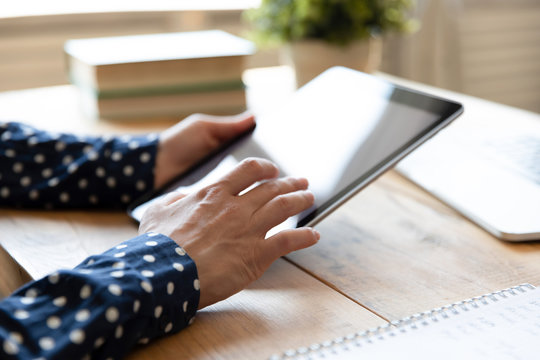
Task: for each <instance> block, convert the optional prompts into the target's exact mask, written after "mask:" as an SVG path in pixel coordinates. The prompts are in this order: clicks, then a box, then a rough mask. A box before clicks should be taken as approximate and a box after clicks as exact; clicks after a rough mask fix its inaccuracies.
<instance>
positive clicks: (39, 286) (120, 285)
mask: <svg viewBox="0 0 540 360" xmlns="http://www.w3.org/2000/svg"><path fill="white" fill-rule="evenodd" d="M149 244H150V245H149ZM179 249H180V250H179ZM119 252H123V253H124V255H123V256H122V260H118V258H117V257H116V256H115V255H116V254H118V253H119ZM180 253H181V254H183V255H182V256H179V255H180ZM157 259H159V261H158V260H157ZM179 269H181V271H179ZM197 283H198V280H197V272H196V269H195V264H194V263H193V261H192V260H191V258H190V257H189V255H188V254H185V252H184V251H183V249H181V248H179V247H178V246H177V245H176V243H175V242H174V241H172V240H171V239H169V238H167V237H166V236H163V235H160V234H157V233H152V234H145V235H140V236H138V237H136V238H134V239H131V240H128V241H126V242H124V243H122V244H119V245H117V246H115V247H114V248H112V249H110V250H108V251H106V252H104V253H103V254H101V255H94V256H92V257H91V258H89V259H87V260H85V261H84V262H82V264H81V265H79V266H78V267H76V268H75V269H73V270H61V271H58V272H55V273H53V274H50V275H49V276H47V277H45V278H43V279H41V280H38V281H35V282H32V283H30V284H28V285H26V286H24V287H23V288H21V289H19V290H17V291H16V292H15V293H14V294H13V295H11V296H10V297H8V298H6V299H4V300H3V301H1V302H0V358H3V357H4V356H7V355H17V354H22V353H23V352H25V353H26V351H28V350H27V349H26V346H28V345H30V344H32V343H37V344H38V345H39V349H38V353H36V354H33V355H32V357H33V358H84V357H85V356H87V354H93V352H94V351H100V353H99V354H100V355H99V357H100V358H115V359H118V358H122V357H124V356H125V355H126V352H127V351H128V349H129V348H130V346H128V345H127V344H131V343H132V341H138V342H141V343H148V342H149V341H150V340H151V339H154V338H156V337H159V336H163V335H166V334H169V333H173V332H176V331H178V330H180V329H182V328H184V327H186V326H188V324H190V323H191V322H192V321H193V318H194V315H195V312H196V310H197V305H198V301H199V291H198V290H197V289H196V287H197V286H195V284H197ZM8 309H9V310H8ZM34 313H35V314H39V315H38V316H40V317H43V319H44V321H43V322H42V325H39V323H36V322H35V321H34V320H33V316H34ZM4 314H7V315H4ZM148 314H151V316H150V317H149V316H148ZM2 316H12V317H13V318H14V319H17V321H4V320H5V319H3V318H2ZM4 324H12V326H13V328H10V329H7V331H3V330H4V329H3V327H4V326H5V325H4ZM25 324H32V325H31V326H30V325H28V327H21V326H24V325H25ZM126 324H129V325H128V326H126ZM92 329H99V331H93V330H92ZM2 334H10V335H9V336H8V337H2V336H3V335H2ZM23 334H24V335H23ZM27 337H28V338H27ZM95 349H99V350H95ZM58 354H62V356H58Z"/></svg>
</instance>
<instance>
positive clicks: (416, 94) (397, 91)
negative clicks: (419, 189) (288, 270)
mask: <svg viewBox="0 0 540 360" xmlns="http://www.w3.org/2000/svg"><path fill="white" fill-rule="evenodd" d="M330 70H332V69H330ZM330 70H329V71H330ZM349 71H350V70H349ZM362 76H366V77H369V78H370V81H373V80H374V79H375V77H373V76H372V75H367V74H362ZM376 81H377V82H379V85H384V86H387V87H388V89H389V90H391V92H390V96H386V97H385V98H386V100H387V101H388V102H394V103H400V104H404V105H407V106H411V107H413V108H416V109H420V110H424V111H427V112H430V113H432V114H436V115H437V116H438V119H436V120H434V121H433V124H432V125H431V126H429V127H427V128H425V129H424V130H423V131H422V132H420V133H418V134H417V135H416V136H415V137H413V138H411V139H410V140H409V141H408V142H407V143H406V144H405V145H403V146H401V147H399V148H398V149H396V150H395V151H394V152H392V153H391V154H390V155H388V156H387V157H385V158H384V159H382V160H381V161H380V162H379V163H377V165H376V166H374V167H373V168H371V169H370V170H369V171H367V172H366V173H365V174H363V175H361V176H359V177H358V178H357V179H356V180H355V181H353V182H352V183H351V184H349V185H348V186H347V187H346V188H344V189H343V190H342V191H340V192H338V193H337V194H336V195H334V196H333V197H332V198H330V199H329V200H327V201H326V202H325V203H323V204H321V205H320V206H319V207H317V208H315V209H313V210H312V211H311V212H310V213H308V214H306V215H305V216H304V217H303V218H302V219H300V220H299V221H298V224H297V227H301V226H313V225H315V224H317V223H318V222H320V221H321V220H322V219H324V218H325V217H326V216H327V215H328V214H330V213H331V212H332V211H333V210H335V209H336V208H337V207H338V206H340V205H341V204H343V203H344V202H345V201H347V200H348V199H349V198H351V197H352V196H353V195H355V194H356V193H357V192H358V191H360V190H361V189H363V188H364V187H365V186H367V185H368V184H369V183H371V182H372V181H373V180H375V179H376V178H377V177H378V176H380V175H381V174H383V173H384V172H385V171H387V170H388V169H390V168H391V167H393V166H394V165H395V164H397V163H398V162H399V160H401V159H402V158H404V157H405V156H406V155H407V154H409V153H410V152H411V151H413V150H414V149H415V148H417V147H418V146H420V145H421V144H422V143H423V142H425V141H426V140H427V139H429V138H430V137H432V136H433V135H434V134H436V133H437V132H438V131H440V130H441V129H442V128H444V127H445V126H447V125H448V124H449V123H451V122H452V121H453V120H454V119H455V118H457V117H458V116H459V115H460V114H461V113H462V112H463V106H462V105H461V104H460V103H457V102H455V101H451V100H447V99H443V98H441V97H437V96H433V95H430V94H427V93H424V92H420V91H416V90H412V89H409V88H405V87H403V86H400V85H396V84H393V83H390V82H388V81H386V80H382V79H379V78H376ZM254 130H255V127H253V128H251V129H249V130H248V131H247V132H245V133H244V134H242V135H240V136H239V137H237V138H235V139H233V140H231V141H229V142H228V143H226V144H224V145H223V146H222V147H220V148H218V149H216V151H213V152H212V153H211V154H209V155H208V156H206V157H205V158H203V159H202V160H201V161H199V162H197V163H196V164H195V165H194V166H193V167H191V168H190V169H189V170H188V171H187V172H185V173H184V174H181V175H179V176H178V177H176V178H174V179H173V180H171V181H170V182H168V183H167V184H165V185H164V186H163V187H161V188H160V189H157V190H154V191H152V192H150V193H147V194H145V195H143V196H142V197H141V198H139V199H137V200H136V201H135V202H133V203H132V204H130V206H129V207H128V214H129V215H130V216H131V217H132V218H133V219H135V220H138V219H137V218H136V216H134V213H133V212H134V210H135V209H136V208H137V207H138V206H140V205H142V204H144V203H145V202H147V201H149V200H151V199H153V198H155V197H157V196H160V195H162V194H163V193H165V192H167V191H168V190H170V188H171V187H172V186H173V185H174V184H176V183H177V182H179V181H181V180H182V179H184V178H185V177H187V176H189V175H190V174H192V173H193V172H194V171H195V170H197V169H198V168H199V167H200V166H202V165H204V164H206V163H207V162H209V161H212V160H213V159H215V157H220V156H221V157H224V156H225V155H226V154H227V153H229V152H231V151H233V150H234V149H235V147H236V146H238V145H239V144H241V143H243V141H242V140H244V139H246V138H247V137H249V136H251V134H252V133H253V131H254Z"/></svg>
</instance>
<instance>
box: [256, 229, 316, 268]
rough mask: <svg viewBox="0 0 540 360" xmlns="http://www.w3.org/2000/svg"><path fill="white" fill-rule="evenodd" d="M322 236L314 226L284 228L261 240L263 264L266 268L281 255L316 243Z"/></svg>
mask: <svg viewBox="0 0 540 360" xmlns="http://www.w3.org/2000/svg"><path fill="white" fill-rule="evenodd" d="M320 238H321V235H320V234H319V232H318V231H317V230H315V229H312V228H307V227H304V228H298V229H290V230H283V231H281V232H279V233H277V234H275V235H274V236H271V237H269V238H268V239H265V240H263V241H261V242H260V246H261V252H260V254H261V255H260V256H261V259H260V261H261V265H263V266H264V269H266V268H267V267H268V266H270V264H272V263H273V262H274V261H275V260H276V259H278V258H279V257H281V256H284V255H287V254H289V253H290V252H293V251H296V250H300V249H305V248H307V247H310V246H312V245H315V244H316V243H317V241H319V239H320Z"/></svg>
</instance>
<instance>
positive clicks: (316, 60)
mask: <svg viewBox="0 0 540 360" xmlns="http://www.w3.org/2000/svg"><path fill="white" fill-rule="evenodd" d="M283 55H284V56H283V61H284V62H285V63H286V64H287V65H290V66H292V67H293V69H294V72H295V74H296V85H297V87H300V86H302V85H304V84H305V83H307V82H308V81H310V80H311V79H313V78H314V77H315V76H317V75H319V74H320V73H322V72H323V71H324V70H326V69H328V68H330V67H332V66H338V65H340V66H345V67H348V68H351V69H356V70H360V71H364V72H367V73H372V72H374V71H376V70H377V69H378V67H379V65H380V62H381V57H382V41H381V39H380V38H369V39H366V40H359V41H356V42H354V43H352V44H350V45H348V46H339V45H333V44H329V43H327V42H324V41H321V40H303V41H298V42H293V43H290V44H287V45H286V46H285V48H284V52H283Z"/></svg>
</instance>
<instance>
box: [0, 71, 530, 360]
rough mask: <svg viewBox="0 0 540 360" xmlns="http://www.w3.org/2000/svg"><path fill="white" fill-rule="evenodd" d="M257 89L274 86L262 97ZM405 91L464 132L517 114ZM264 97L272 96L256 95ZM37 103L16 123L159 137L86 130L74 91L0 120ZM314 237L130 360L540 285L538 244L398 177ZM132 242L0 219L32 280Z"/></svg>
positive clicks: (104, 232) (7, 242)
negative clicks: (494, 115) (506, 239)
mask: <svg viewBox="0 0 540 360" xmlns="http://www.w3.org/2000/svg"><path fill="white" fill-rule="evenodd" d="M267 75H271V76H267ZM280 77H281V79H282V80H286V78H287V70H285V69H266V70H258V72H251V73H248V74H247V78H246V80H247V81H248V85H249V84H250V81H253V87H252V88H251V89H250V94H249V95H250V96H255V95H256V96H257V97H259V98H262V99H268V101H266V100H265V101H264V102H263V103H260V104H257V106H261V108H262V107H264V106H272V102H276V101H277V102H279V98H278V96H285V95H286V94H287V91H288V93H290V91H291V88H290V84H288V85H286V86H285V85H284V87H282V88H280V87H279V86H278V85H279V84H284V83H281V82H280ZM261 79H262V80H264V81H274V82H276V83H275V84H272V86H270V85H268V83H265V82H264V81H262V80H261ZM269 79H271V80H269ZM256 84H258V85H260V87H255V85H256ZM409 85H411V84H409ZM412 86H416V87H420V88H422V89H423V90H427V91H431V92H434V93H439V94H441V95H443V96H448V97H452V98H454V99H456V100H459V101H462V102H463V103H464V104H465V107H466V109H467V110H466V113H465V115H464V116H463V117H462V118H461V120H460V121H463V120H464V119H465V120H466V118H467V117H468V116H477V115H478V114H479V113H481V112H483V111H486V110H488V111H497V112H503V113H504V114H505V116H509V117H511V115H516V116H519V115H520V114H521V111H520V110H517V109H512V108H509V107H506V106H500V105H497V104H493V103H489V102H485V101H481V100H478V99H474V98H470V97H466V96H461V95H458V94H453V93H448V92H445V91H441V90H437V89H431V88H427V87H424V86H420V85H417V84H416V85H415V84H412ZM261 89H266V90H261ZM268 89H274V91H275V93H272V94H270V93H266V94H264V93H258V91H262V92H264V91H268ZM284 94H285V95H284ZM263 95H264V96H263ZM40 99H41V100H40ZM36 103H37V104H41V107H40V108H38V109H36V108H33V109H28V107H23V108H22V112H21V115H20V116H18V117H17V118H19V119H23V120H25V121H28V122H31V123H34V124H38V125H40V126H42V127H49V128H53V129H58V128H60V129H66V130H74V131H78V132H88V131H91V132H103V131H107V132H109V131H114V132H137V131H146V130H157V129H159V128H162V127H163V126H165V125H167V124H161V123H160V124H151V125H147V124H126V123H123V124H118V123H108V122H105V121H99V122H94V121H91V120H88V119H83V118H81V116H80V114H79V113H78V111H77V110H76V107H75V105H74V104H75V94H74V91H73V89H72V88H70V87H57V88H48V89H40V90H32V91H27V92H16V93H11V94H9V93H8V94H3V95H0V117H1V118H5V115H11V117H12V118H15V117H16V116H15V115H17V113H16V111H17V110H20V108H18V107H19V106H22V105H24V104H36ZM9 109H13V110H9ZM13 111H15V112H13ZM36 114H39V117H37V116H36ZM45 119H46V120H47V122H46V123H45ZM51 119H52V120H51ZM49 121H52V122H49ZM36 228H39V232H36V231H35V229H36ZM318 229H319V231H320V232H321V234H322V238H321V241H320V242H319V243H318V244H317V245H316V246H314V247H312V248H310V249H307V250H304V251H300V252H297V253H295V254H292V255H290V256H288V257H287V258H286V259H279V260H278V261H277V262H276V263H275V264H274V265H273V266H272V267H271V268H270V270H269V271H268V272H267V273H266V274H265V275H264V276H263V277H262V278H261V279H260V280H259V281H257V282H255V283H254V284H253V285H252V286H250V287H249V288H248V289H247V290H245V291H243V292H241V293H239V294H237V295H235V296H233V297H231V298H230V299H228V300H226V301H223V302H221V303H219V304H216V305H214V306H211V307H209V308H207V309H205V310H203V311H200V312H199V314H198V316H197V321H196V322H195V323H194V324H193V325H192V326H190V327H189V328H188V329H186V330H184V331H182V332H181V333H180V334H177V335H174V336H171V337H168V338H164V339H162V340H159V341H156V342H154V343H152V344H150V345H148V346H146V347H144V348H140V349H137V350H135V351H134V352H133V353H132V354H131V355H130V356H129V358H132V359H146V358H152V359H153V360H154V359H168V358H173V357H176V356H179V355H180V354H182V357H183V358H190V359H215V358H224V359H255V358H267V357H268V356H269V355H271V354H273V353H277V352H281V351H283V350H286V349H288V348H296V347H299V346H305V345H309V344H311V343H313V342H319V341H323V340H327V339H331V338H334V337H337V336H340V335H345V334H347V333H349V332H352V331H355V330H360V329H367V328H371V327H373V326H378V325H381V324H382V323H384V322H385V321H387V320H391V319H397V318H401V317H403V316H406V315H409V314H411V313H414V312H418V311H422V310H426V309H430V308H433V307H436V306H440V305H444V304H447V303H450V302H454V301H458V300H461V299H463V298H468V297H472V296H476V295H479V294H482V293H486V292H490V291H494V290H498V289H501V288H504V287H508V286H512V285H516V284H519V283H523V282H530V283H532V284H534V285H538V284H540V243H526V244H519V243H503V242H501V241H499V240H497V239H495V238H494V237H492V236H491V235H489V234H487V233H486V232H484V231H483V230H481V229H479V228H478V227H476V226H475V225H474V224H472V223H471V222H469V221H468V220H466V219H465V218H463V217H462V216H460V215H459V214H457V213H456V212H455V211H453V210H451V209H450V208H448V207H447V206H445V205H444V204H442V203H441V202H439V201H438V200H436V199H435V198H433V197H432V196H430V195H429V194H427V193H425V192H423V191H422V190H420V189H419V188H417V187H416V186H414V185H413V184H411V183H409V182H408V181H406V180H404V179H403V178H401V177H400V176H399V175H397V174H396V173H394V172H389V173H387V174H386V175H384V176H382V177H381V178H380V179H379V180H377V181H376V182H374V183H373V184H372V185H370V186H369V187H368V188H367V189H365V190H364V191H362V192H361V193H360V194H358V195H357V196H355V197H354V198H353V199H351V200H350V201H349V202H347V203H346V204H345V205H344V206H342V207H341V208H340V209H338V210H337V211H336V212H335V213H334V214H332V215H331V216H330V217H328V218H327V219H325V220H324V221H323V222H322V223H321V224H320V225H319V226H318ZM135 233H136V227H135V225H134V224H133V223H132V222H130V221H129V219H128V218H127V216H126V215H124V214H122V213H87V212H54V213H43V212H36V211H30V212H25V211H15V210H0V234H2V236H1V237H0V243H1V244H2V245H3V246H4V247H5V248H6V249H7V250H8V251H9V253H10V254H11V255H12V256H13V257H14V258H15V259H16V260H17V261H18V263H19V264H20V265H21V266H22V267H23V268H24V269H25V270H26V271H27V272H28V273H29V275H30V276H31V277H34V278H35V277H39V276H43V275H45V274H46V273H48V272H50V271H52V270H54V269H56V268H57V267H58V266H61V264H64V265H65V264H69V265H75V264H77V263H78V262H80V261H81V260H82V259H83V258H84V257H86V256H87V255H88V254H91V253H96V252H100V251H102V250H104V249H106V248H108V247H110V246H112V245H114V244H116V243H118V242H120V241H122V240H124V239H126V238H128V237H131V236H133V235H135ZM51 239H55V242H54V243H51V241H50V240H51ZM44 254H46V255H47V256H46V258H47V260H48V261H47V263H44V262H43V261H42V259H43V258H44V256H43V255H44ZM66 254H69V255H70V257H69V258H68V259H66V258H65V255H66ZM0 256H2V254H1V253H0ZM4 256H5V254H4ZM1 267H2V270H1V271H2V272H1V274H2V279H0V286H4V289H6V288H9V286H13V284H14V282H15V281H14V280H13V279H12V278H7V279H6V276H11V275H13V274H17V273H18V269H17V266H16V264H14V263H13V262H6V261H4V260H2V263H1ZM5 269H6V270H5ZM4 271H6V272H4ZM10 274H11V275H10ZM23 280H24V279H23ZM23 280H21V281H23Z"/></svg>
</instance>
